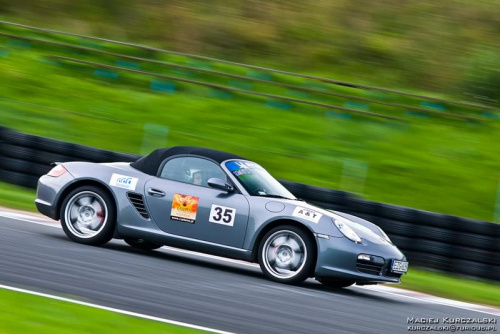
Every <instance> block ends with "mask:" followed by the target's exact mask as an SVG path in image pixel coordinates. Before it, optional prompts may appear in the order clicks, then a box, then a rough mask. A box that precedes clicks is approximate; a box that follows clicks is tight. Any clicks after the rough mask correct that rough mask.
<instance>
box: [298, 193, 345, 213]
mask: <svg viewBox="0 0 500 334" xmlns="http://www.w3.org/2000/svg"><path fill="white" fill-rule="evenodd" d="M297 197H298V196H297ZM307 203H309V204H312V205H316V206H319V207H320V208H323V209H327V210H334V211H342V212H344V210H343V209H344V207H343V206H342V205H338V204H333V203H324V202H316V201H310V200H307Z"/></svg>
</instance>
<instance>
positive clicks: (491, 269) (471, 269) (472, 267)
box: [452, 259, 500, 279]
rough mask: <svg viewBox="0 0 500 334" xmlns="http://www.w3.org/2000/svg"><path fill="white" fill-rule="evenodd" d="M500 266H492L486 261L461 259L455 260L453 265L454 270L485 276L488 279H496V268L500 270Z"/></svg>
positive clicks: (475, 275) (469, 274) (474, 275)
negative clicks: (485, 262)
mask: <svg viewBox="0 0 500 334" xmlns="http://www.w3.org/2000/svg"><path fill="white" fill-rule="evenodd" d="M499 268H500V267H499V266H491V265H488V264H484V263H479V262H474V261H467V260H460V259H455V260H453V265H452V271H453V272H456V273H460V274H463V275H468V276H473V277H484V278H488V279H494V277H495V270H498V269H499Z"/></svg>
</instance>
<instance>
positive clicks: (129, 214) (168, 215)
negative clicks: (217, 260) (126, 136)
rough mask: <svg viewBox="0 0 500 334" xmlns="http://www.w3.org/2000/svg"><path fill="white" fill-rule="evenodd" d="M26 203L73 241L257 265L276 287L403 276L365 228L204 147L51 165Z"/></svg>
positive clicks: (393, 255) (388, 246)
mask: <svg viewBox="0 0 500 334" xmlns="http://www.w3.org/2000/svg"><path fill="white" fill-rule="evenodd" d="M35 203H36V206H37V209H38V210H39V211H40V212H41V213H42V214H44V215H46V216H48V217H50V218H52V219H54V220H60V221H61V225H62V228H63V230H64V232H65V234H66V235H67V236H68V237H69V238H70V239H71V240H73V241H75V242H78V243H82V244H88V245H102V244H104V243H106V242H108V241H110V240H111V239H112V238H116V239H123V240H124V241H125V242H126V243H128V244H129V245H130V246H132V247H136V248H140V249H143V250H154V249H157V248H160V247H162V246H164V245H169V246H173V247H178V248H184V249H189V250H194V251H198V252H204V253H209V254H214V255H218V256H224V257H228V258H234V259H240V260H246V261H250V262H258V263H259V265H260V268H261V269H262V271H263V273H264V274H265V276H267V277H268V278H270V279H271V280H274V281H277V282H282V283H290V284H298V283H300V282H302V281H304V280H305V279H307V278H309V277H314V278H316V279H317V280H318V281H320V282H321V283H323V284H325V285H327V286H329V287H346V286H349V285H352V284H354V283H356V284H358V285H365V284H378V283H399V282H400V279H401V276H402V275H403V274H405V273H406V272H407V270H408V262H407V261H406V258H405V256H404V255H403V254H402V253H401V252H400V251H399V250H398V248H397V247H396V246H395V245H394V244H393V243H392V242H391V240H390V239H389V237H388V236H387V235H386V234H385V233H384V232H383V231H382V229H380V228H379V227H378V226H376V225H375V224H373V223H370V222H368V221H366V220H363V219H361V218H358V217H355V216H352V215H349V214H346V213H342V212H337V211H331V210H325V209H322V208H319V207H317V206H313V205H311V204H308V203H306V202H305V201H302V200H300V199H298V198H296V197H295V196H294V195H293V194H292V193H291V192H290V191H288V190H287V189H286V188H285V187H284V186H283V185H281V183H279V182H278V181H277V180H276V179H275V178H273V177H272V176H271V175H270V174H269V173H268V172H267V171H266V170H265V169H264V168H263V167H261V166H260V165H259V164H257V163H255V162H252V161H249V160H247V159H244V158H242V157H240V156H237V155H234V154H230V153H226V152H222V151H217V150H213V149H208V148H200V147H190V146H175V147H170V148H162V149H157V150H155V151H153V152H152V153H150V154H149V155H147V156H144V157H142V158H140V159H139V160H137V161H135V162H132V163H125V162H115V163H90V162H66V163H56V166H55V167H54V168H53V169H52V170H51V171H50V172H49V173H47V174H46V175H43V176H42V177H41V178H40V179H39V181H38V187H37V198H36V200H35Z"/></svg>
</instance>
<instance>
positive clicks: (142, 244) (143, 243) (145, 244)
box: [123, 238, 163, 250]
mask: <svg viewBox="0 0 500 334" xmlns="http://www.w3.org/2000/svg"><path fill="white" fill-rule="evenodd" d="M123 240H124V241H125V242H126V243H127V244H129V246H132V247H134V248H137V249H142V250H155V249H158V248H160V247H162V246H163V245H162V244H159V243H157V242H153V241H147V240H144V239H136V238H125V239H123Z"/></svg>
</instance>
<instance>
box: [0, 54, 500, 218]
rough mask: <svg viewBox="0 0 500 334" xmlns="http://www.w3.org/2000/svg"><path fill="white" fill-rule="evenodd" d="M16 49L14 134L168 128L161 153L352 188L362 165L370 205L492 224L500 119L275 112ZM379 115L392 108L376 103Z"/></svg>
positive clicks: (4, 63) (114, 134) (9, 65)
mask: <svg viewBox="0 0 500 334" xmlns="http://www.w3.org/2000/svg"><path fill="white" fill-rule="evenodd" d="M7 49H8V50H9V51H10V55H9V56H8V57H5V58H0V76H1V77H2V78H4V82H8V83H9V84H8V85H4V86H3V87H2V94H0V110H1V113H0V123H1V124H3V125H6V126H10V127H13V128H14V129H16V130H19V131H24V132H27V133H32V134H36V135H41V136H48V137H52V138H56V139H60V140H65V141H70V142H75V143H80V144H84V145H90V146H95V147H101V148H105V149H110V150H116V151H122V152H131V153H140V152H141V147H142V145H143V137H144V131H145V130H144V129H145V126H146V124H158V125H160V126H163V127H168V128H169V131H168V138H160V139H159V141H158V143H159V144H158V145H159V146H163V145H165V142H166V144H167V145H168V146H170V145H199V146H208V147H213V148H216V149H221V150H226V151H230V152H234V153H236V154H239V155H242V156H245V157H247V158H249V159H252V160H256V161H258V162H260V163H261V164H262V165H263V166H264V167H266V168H268V169H269V170H270V172H272V173H273V174H274V175H275V176H276V177H277V178H281V179H286V180H293V181H297V182H303V183H309V184H314V185H318V186H323V187H329V188H336V189H340V188H342V186H346V187H347V188H346V190H349V187H350V186H349V185H342V175H343V173H344V166H345V163H346V161H351V160H354V161H359V162H361V163H362V164H366V165H367V173H366V179H364V180H362V184H363V187H360V186H358V188H359V189H362V190H360V191H362V195H364V196H365V197H367V198H369V199H372V200H377V201H381V202H389V203H394V204H399V205H406V206H410V207H415V208H420V209H425V210H430V211H437V212H444V213H448V214H455V215H460V216H466V217H471V218H477V219H484V220H492V219H493V214H494V207H495V200H496V193H497V186H498V179H499V175H498V165H499V163H500V161H499V157H500V151H499V150H500V147H499V146H498V145H497V142H498V139H499V127H500V125H499V124H498V122H496V121H494V120H492V121H491V122H487V123H485V124H483V125H476V124H474V123H468V122H465V121H454V120H450V119H440V118H430V119H420V118H414V119H411V123H408V124H402V123H399V122H393V121H385V120H378V119H373V118H367V117H362V116H356V115H351V117H350V118H349V119H345V118H343V117H341V116H342V114H335V113H334V112H328V111H327V110H325V109H324V108H318V107H308V106H303V105H296V104H292V105H291V109H290V110H285V109H279V108H272V107H269V106H268V105H266V99H263V98H250V97H245V96H243V95H241V94H234V96H233V97H232V98H230V99H221V98H219V97H211V96H210V90H209V89H206V88H203V87H199V86H193V85H189V84H178V85H176V87H177V90H176V91H175V93H161V92H157V91H151V90H150V89H149V87H150V82H151V78H149V77H145V76H142V75H136V74H127V73H125V72H120V76H119V78H118V79H116V80H115V79H109V78H101V77H97V76H95V74H94V69H93V68H89V67H85V66H84V67H82V66H74V65H69V64H65V63H64V64H59V65H54V64H53V63H46V62H41V61H40V60H41V59H44V58H43V55H44V54H46V53H47V51H46V50H41V51H38V50H37V49H36V48H35V47H34V46H33V47H31V48H29V49H25V48H19V47H15V46H8V47H7ZM77 56H78V57H84V55H82V54H79V55H77ZM94 57H97V58H99V57H98V56H94ZM95 60H97V61H100V62H106V61H107V60H106V59H105V58H99V59H95ZM151 70H156V69H154V68H152V69H151ZM256 89H258V88H256ZM276 89H278V88H276ZM279 89H281V88H279ZM343 89H344V90H346V91H347V90H352V89H350V88H343ZM360 93H363V92H358V94H360ZM379 98H383V99H386V98H387V99H388V101H394V102H403V103H407V102H408V101H405V100H404V99H403V100H398V99H395V98H394V97H391V98H389V97H386V96H384V95H383V94H382V95H380V96H379ZM339 102H340V103H342V100H340V101H339ZM371 110H372V111H375V112H383V113H394V111H391V108H388V109H387V108H384V107H381V106H375V105H372V106H371ZM335 115H339V117H335ZM6 200H7V198H4V199H3V200H2V201H3V202H4V203H7V202H6ZM10 202H12V201H10ZM30 202H31V200H30ZM30 204H31V205H32V202H31V203H30ZM9 205H10V204H9Z"/></svg>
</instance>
